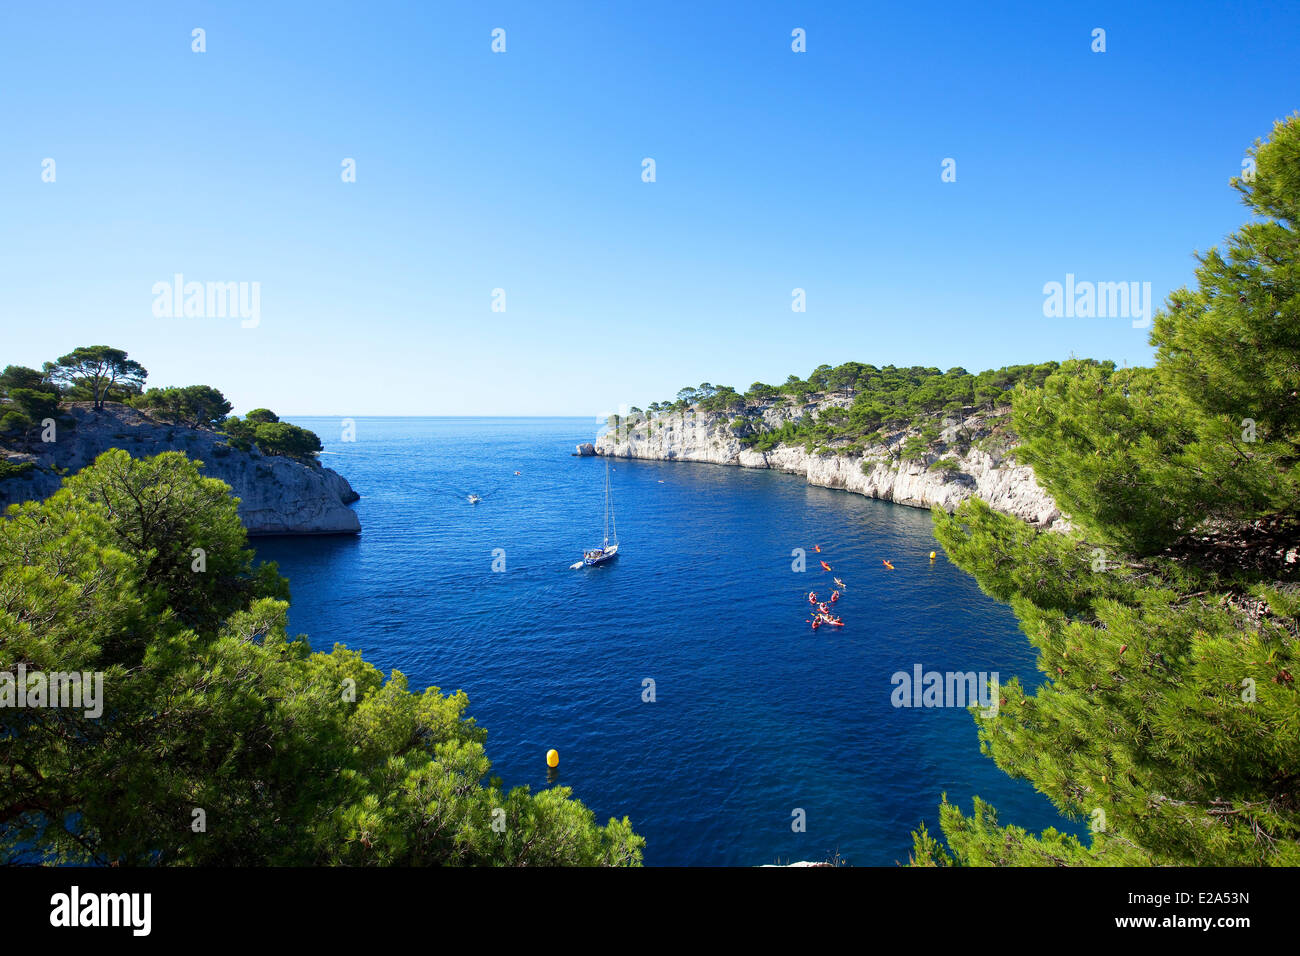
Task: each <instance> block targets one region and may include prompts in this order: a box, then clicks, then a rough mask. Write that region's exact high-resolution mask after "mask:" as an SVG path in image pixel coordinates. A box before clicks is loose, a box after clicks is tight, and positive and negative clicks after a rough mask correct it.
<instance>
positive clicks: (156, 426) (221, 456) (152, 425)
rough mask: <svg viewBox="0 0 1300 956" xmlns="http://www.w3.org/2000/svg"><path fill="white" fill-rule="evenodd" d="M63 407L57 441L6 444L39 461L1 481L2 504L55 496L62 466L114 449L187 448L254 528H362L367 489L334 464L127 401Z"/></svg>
mask: <svg viewBox="0 0 1300 956" xmlns="http://www.w3.org/2000/svg"><path fill="white" fill-rule="evenodd" d="M62 412H63V413H64V414H65V415H67V416H69V417H71V418H72V419H74V420H75V427H73V426H69V425H58V426H57V428H56V433H55V434H56V438H57V440H56V441H54V442H50V443H42V442H40V441H35V442H30V443H22V444H19V443H15V442H7V443H5V446H4V447H0V455H3V456H4V457H5V458H7V459H8V461H10V462H11V463H14V464H17V463H19V462H24V461H27V462H31V463H32V464H33V465H34V466H35V467H33V468H31V469H29V470H28V471H26V472H25V473H23V474H21V475H17V476H14V477H11V478H7V479H5V480H3V481H0V508H3V507H4V506H7V505H10V504H13V503H15V502H19V501H27V500H31V499H43V498H46V497H48V496H49V495H51V494H53V493H54V492H55V491H57V490H58V488H59V484H60V482H61V480H62V478H61V476H60V474H58V473H56V472H55V471H54V469H55V468H58V469H60V470H61V471H64V472H65V473H66V474H72V473H75V472H77V471H79V470H80V469H82V468H84V467H85V466H86V465H88V464H90V463H91V462H93V461H94V460H95V458H96V457H98V456H99V455H100V454H101V453H103V452H104V451H107V450H108V449H109V448H121V449H123V450H125V451H126V452H127V453H128V454H130V455H131V457H133V458H145V457H149V456H151V455H157V454H159V453H160V452H164V451H180V452H184V453H185V454H186V455H187V456H188V457H190V458H196V459H199V460H201V461H202V462H203V469H202V473H203V474H204V475H206V476H207V477H209V478H219V479H221V480H222V481H224V482H225V483H226V484H228V485H230V493H231V494H232V495H234V496H235V497H237V498H239V517H240V520H242V521H243V523H244V527H245V528H247V529H248V533H249V534H250V535H267V534H293V535H298V534H355V533H357V532H359V531H360V530H361V522H360V521H359V520H358V519H357V516H356V513H355V512H354V511H353V510H352V509H351V508H349V507H348V505H349V504H350V503H351V502H353V501H356V500H357V498H358V497H360V496H359V495H357V493H356V492H355V491H353V490H352V486H351V485H349V484H348V482H347V479H345V478H344V477H343V476H342V475H340V474H338V473H337V472H335V471H332V470H330V469H329V468H324V467H321V466H320V465H316V464H304V463H302V462H299V461H295V460H293V459H291V458H284V457H280V456H276V455H263V454H261V453H260V452H259V451H257V450H256V449H254V450H252V451H249V452H242V451H239V450H238V449H235V448H231V447H230V446H229V445H228V444H226V440H225V436H224V435H221V434H218V433H217V432H214V431H211V430H209V429H203V428H186V427H184V426H182V425H171V424H168V423H166V422H161V421H157V420H156V419H154V418H151V417H150V416H148V415H146V414H144V413H142V412H140V411H137V410H136V409H133V408H130V407H128V406H125V405H113V404H110V405H106V406H105V407H104V408H103V409H101V410H99V411H96V410H95V409H93V408H92V407H90V406H89V405H88V404H75V405H71V406H65V407H64V408H63V409H62Z"/></svg>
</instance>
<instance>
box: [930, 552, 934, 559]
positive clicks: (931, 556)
mask: <svg viewBox="0 0 1300 956" xmlns="http://www.w3.org/2000/svg"><path fill="white" fill-rule="evenodd" d="M930 560H931V561H933V560H934V552H933V551H931V552H930Z"/></svg>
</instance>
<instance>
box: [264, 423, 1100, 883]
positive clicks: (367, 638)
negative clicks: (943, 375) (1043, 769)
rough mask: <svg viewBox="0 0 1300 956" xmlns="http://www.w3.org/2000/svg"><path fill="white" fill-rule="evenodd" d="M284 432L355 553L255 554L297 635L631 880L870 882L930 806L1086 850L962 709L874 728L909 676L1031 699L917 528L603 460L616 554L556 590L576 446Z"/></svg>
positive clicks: (447, 430) (985, 610)
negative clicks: (636, 855) (562, 803)
mask: <svg viewBox="0 0 1300 956" xmlns="http://www.w3.org/2000/svg"><path fill="white" fill-rule="evenodd" d="M294 422H295V423H297V424H300V425H303V426H306V427H308V428H311V429H313V430H315V431H316V432H317V433H318V434H319V435H320V436H321V440H322V441H323V442H324V444H325V448H326V452H327V454H326V455H324V456H323V458H322V460H323V461H324V462H325V463H326V464H327V465H329V466H330V467H332V468H335V469H337V470H338V471H340V472H341V473H342V474H344V475H345V476H347V478H348V479H349V481H351V483H352V485H353V486H354V487H355V488H356V490H357V491H358V492H359V493H360V494H361V495H362V498H361V500H360V501H359V502H357V504H356V505H355V506H354V507H355V508H356V510H357V513H358V514H359V516H360V518H361V524H362V528H363V532H362V534H361V535H359V536H356V537H343V538H298V539H293V538H276V539H259V540H256V541H255V544H256V547H257V550H258V552H259V554H260V555H261V556H262V557H263V558H266V559H270V560H275V561H278V562H279V564H280V569H281V571H282V572H283V573H284V574H285V575H286V576H287V577H288V578H289V579H290V585H291V588H292V592H293V608H292V611H291V615H290V617H291V624H292V626H293V628H294V630H295V631H298V632H303V633H306V634H308V635H309V637H310V638H311V641H312V644H313V645H314V646H316V647H319V648H322V649H328V648H329V647H330V646H331V645H332V644H333V643H334V642H340V643H343V644H346V645H348V646H349V647H353V648H359V649H361V650H362V651H364V652H365V655H366V657H367V658H368V659H369V660H370V661H372V662H373V663H375V664H376V665H377V666H379V667H380V668H382V669H384V670H389V669H398V670H401V671H402V672H403V673H405V674H406V675H407V677H408V678H409V679H410V683H411V686H412V687H413V688H415V689H422V688H423V687H425V686H428V685H436V686H438V687H441V688H443V690H445V691H451V690H455V689H457V688H463V689H464V690H465V691H466V693H467V694H468V695H469V699H470V714H471V716H473V717H475V718H476V719H477V720H478V721H479V723H480V724H481V725H483V726H484V727H486V728H487V730H488V740H487V750H488V755H489V757H490V758H491V759H492V761H493V773H494V774H496V775H499V776H501V777H502V778H503V780H504V781H505V783H506V784H507V785H515V784H529V785H531V786H532V787H533V788H534V789H539V788H543V787H546V786H548V785H550V784H551V783H559V784H563V785H566V786H570V787H572V788H573V789H574V791H575V794H576V796H578V797H579V798H580V799H582V800H583V801H584V802H585V803H587V805H588V806H590V807H591V808H592V809H593V810H594V811H595V812H596V814H597V816H598V818H599V819H600V820H602V821H604V820H605V819H607V818H608V817H610V816H613V815H617V816H622V815H624V814H627V815H628V816H630V817H631V818H632V822H633V824H634V825H635V827H636V829H637V830H638V832H640V833H641V834H642V835H644V836H645V837H646V839H647V847H646V851H645V859H646V863H647V864H650V865H656V864H658V865H686V864H708V865H718V864H735V865H752V864H761V863H772V862H778V861H788V860H816V859H825V858H826V857H828V856H830V855H831V854H832V853H835V852H836V851H838V852H839V853H840V854H841V856H842V857H844V858H845V859H847V860H848V862H850V863H852V864H855V865H890V864H893V863H894V862H895V861H905V860H906V859H907V854H908V851H909V849H910V847H911V840H910V836H909V834H910V832H911V830H912V829H914V828H915V827H916V825H917V824H918V823H920V822H921V821H922V820H925V821H927V823H928V824H929V825H930V826H931V827H932V829H937V816H938V812H937V807H938V803H939V796H940V794H941V793H942V792H944V791H946V792H947V793H948V795H949V798H950V799H951V800H954V801H956V802H958V803H960V804H961V805H962V806H963V807H964V808H966V809H969V806H970V799H971V797H972V796H973V795H975V794H979V795H980V796H982V797H984V798H985V799H987V800H989V801H990V802H992V803H993V804H994V806H996V807H997V808H998V809H999V811H1000V812H1001V817H1002V819H1003V820H1004V821H1005V822H1014V823H1016V824H1019V825H1021V826H1026V827H1029V828H1031V829H1041V828H1043V827H1047V826H1057V827H1058V828H1064V829H1069V830H1070V831H1071V832H1082V829H1081V827H1079V826H1075V825H1071V824H1069V823H1068V822H1065V821H1063V820H1062V819H1061V818H1060V817H1059V816H1058V815H1057V814H1056V812H1055V811H1054V810H1053V808H1052V807H1051V805H1050V804H1049V803H1048V802H1047V800H1046V799H1044V798H1043V797H1042V796H1040V795H1038V794H1037V793H1035V792H1034V790H1033V789H1032V787H1030V786H1029V785H1028V784H1027V783H1025V782H1023V781H1013V780H1010V779H1009V778H1007V777H1006V776H1005V775H1004V774H1002V773H1001V772H1000V771H999V770H997V768H996V767H995V766H994V765H993V763H992V761H991V760H989V759H988V758H985V757H982V756H981V755H980V753H979V746H978V741H977V737H976V731H975V723H974V720H973V718H972V717H971V715H970V714H969V713H968V712H967V711H965V710H964V709H960V708H919V709H911V708H896V707H894V706H893V705H892V704H891V694H892V693H893V691H894V685H893V684H892V683H891V680H890V678H891V675H893V674H894V673H895V672H898V671H904V672H907V673H909V674H910V673H911V672H912V670H913V666H914V665H915V664H921V665H922V666H923V667H924V668H925V669H926V670H938V671H962V672H965V671H977V672H978V671H986V672H992V671H997V672H999V673H1000V675H1001V678H1002V680H1003V681H1005V680H1006V679H1008V678H1009V677H1010V676H1011V675H1013V674H1015V675H1019V676H1020V677H1021V678H1022V680H1026V681H1028V682H1030V683H1037V682H1038V680H1039V675H1038V673H1037V671H1036V670H1035V668H1034V666H1033V656H1032V653H1031V649H1030V647H1029V645H1028V643H1027V641H1026V640H1025V639H1024V637H1023V635H1021V633H1020V632H1019V630H1018V629H1017V627H1016V622H1015V618H1014V617H1013V615H1012V614H1011V612H1010V611H1009V610H1008V609H1007V608H1006V607H1004V606H1002V605H999V604H997V603H995V602H994V601H992V600H991V599H989V598H987V597H985V596H984V595H983V594H981V593H980V591H979V589H978V588H977V587H976V585H975V583H974V581H973V580H972V579H970V578H969V577H967V576H966V575H965V574H963V573H962V572H960V571H958V570H957V569H956V568H955V567H953V566H951V565H950V564H948V562H947V561H946V560H945V559H944V558H943V555H942V553H941V554H940V556H939V558H938V560H937V561H936V562H935V563H934V564H933V565H931V564H930V562H929V559H928V554H929V552H930V551H931V550H933V549H937V548H938V545H937V544H936V543H935V542H934V540H933V537H932V535H931V531H930V515H929V513H928V512H926V511H923V510H918V509H912V508H905V507H901V506H897V505H893V504H890V503H887V502H880V501H873V500H870V499H866V498H863V497H861V496H858V495H852V494H847V493H844V492H837V491H831V490H827V489H821V488H812V487H809V486H808V485H806V484H805V483H804V482H803V480H802V479H800V478H796V477H793V476H788V475H780V474H775V473H771V472H763V471H749V470H743V469H739V468H727V467H722V466H715V465H702V464H685V463H658V462H635V461H615V462H614V463H613V464H614V471H613V473H612V478H613V486H614V499H615V508H616V514H617V519H618V532H619V538H620V540H621V543H622V547H621V553H620V556H619V557H618V558H617V559H616V560H615V561H614V562H612V563H610V564H608V565H603V566H600V567H596V568H586V569H582V570H570V568H569V565H570V564H572V563H573V562H574V561H577V560H578V559H579V557H580V556H581V552H582V549H583V548H585V547H592V546H594V545H596V544H599V541H600V537H601V527H602V521H603V504H602V497H601V492H602V485H603V479H604V462H603V460H599V459H582V458H574V457H571V456H570V454H569V453H570V452H572V451H573V446H574V445H575V444H576V443H578V442H580V441H589V440H591V439H592V438H593V437H594V433H595V430H596V426H595V425H594V423H593V422H592V421H591V420H589V419H529V418H519V419H502V418H492V419H464V418H458V419H448V418H360V419H356V440H355V441H354V442H343V441H341V440H340V436H341V433H342V431H341V424H340V420H339V419H334V418H296V419H294ZM515 471H519V472H521V474H520V475H518V476H516V475H515V474H514V472H515ZM469 492H478V493H480V494H484V493H485V498H484V500H483V502H482V503H480V504H478V505H470V504H469V503H468V502H466V501H465V499H464V497H463V495H464V494H467V493H469ZM814 545H821V547H822V549H823V550H822V553H821V554H820V555H818V554H816V553H814V551H813V546H814ZM800 547H802V548H805V549H807V551H808V564H809V570H808V571H806V572H804V573H796V572H794V571H792V569H791V563H792V557H791V551H792V550H793V549H795V548H800ZM495 549H503V551H504V562H505V570H504V571H503V572H494V571H493V570H492V566H493V561H494V550H495ZM500 555H501V552H500V551H498V552H497V557H498V558H499V557H500ZM819 558H824V559H825V560H827V561H828V562H829V563H830V564H831V565H832V567H834V569H835V574H836V575H838V576H840V577H841V578H842V579H843V580H844V581H845V583H846V584H848V586H849V590H848V591H847V592H846V593H845V594H844V596H843V599H842V600H841V601H840V602H839V604H838V605H837V609H838V610H839V612H840V613H841V614H842V615H843V617H844V620H845V622H846V624H847V626H846V627H845V628H844V629H842V630H837V631H835V632H833V633H828V631H830V630H831V629H829V628H822V629H821V630H820V631H819V632H817V633H813V632H812V631H811V630H810V628H809V626H808V625H807V624H806V623H805V620H806V618H807V617H808V613H807V612H808V604H807V601H806V598H805V595H806V594H807V592H808V591H809V590H817V591H819V592H821V593H822V595H823V596H827V595H828V593H829V588H828V587H827V586H826V585H828V584H829V583H830V582H829V575H826V574H824V573H823V572H821V570H820V568H819V567H818V565H817V559H819ZM882 559H889V560H890V561H891V562H892V563H893V564H894V566H895V570H894V571H888V570H887V569H885V568H884V566H883V564H882ZM498 563H499V561H498ZM814 569H816V570H814ZM647 678H649V679H652V680H653V681H654V682H655V684H654V690H655V697H656V699H655V701H654V702H652V703H650V702H644V701H643V700H642V696H643V681H644V680H645V679H647ZM550 748H555V749H556V750H558V751H559V753H560V766H559V769H558V773H555V774H553V775H551V779H550V780H548V769H547V767H546V763H545V754H546V751H547V750H548V749H550ZM796 810H802V811H803V813H804V816H805V818H806V831H805V832H802V833H797V832H794V831H793V830H792V820H793V819H794V817H793V814H794V813H795V811H796Z"/></svg>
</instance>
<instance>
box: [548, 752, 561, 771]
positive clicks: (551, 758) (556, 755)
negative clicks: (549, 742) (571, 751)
mask: <svg viewBox="0 0 1300 956" xmlns="http://www.w3.org/2000/svg"><path fill="white" fill-rule="evenodd" d="M559 765H560V752H559V751H558V750H548V751H546V766H548V767H558V766H559Z"/></svg>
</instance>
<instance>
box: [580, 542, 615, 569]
mask: <svg viewBox="0 0 1300 956" xmlns="http://www.w3.org/2000/svg"><path fill="white" fill-rule="evenodd" d="M617 557H618V545H616V544H611V545H610V546H609V547H608V548H601V549H599V550H598V551H588V552H587V553H586V554H584V555H583V556H582V563H583V564H584V565H586V566H587V567H589V568H591V567H595V566H596V565H597V564H604V563H605V562H606V561H613V560H614V559H615V558H617Z"/></svg>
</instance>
